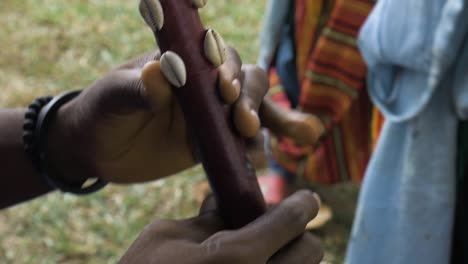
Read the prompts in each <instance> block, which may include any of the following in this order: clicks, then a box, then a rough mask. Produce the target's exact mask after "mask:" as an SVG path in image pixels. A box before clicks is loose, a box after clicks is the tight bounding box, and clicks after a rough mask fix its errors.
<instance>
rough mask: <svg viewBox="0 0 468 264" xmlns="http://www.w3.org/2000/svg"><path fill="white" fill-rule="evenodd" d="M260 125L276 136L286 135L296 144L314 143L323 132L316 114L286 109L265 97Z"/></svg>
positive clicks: (323, 129) (261, 108) (322, 126)
mask: <svg viewBox="0 0 468 264" xmlns="http://www.w3.org/2000/svg"><path fill="white" fill-rule="evenodd" d="M259 114H260V119H261V120H262V125H263V126H264V127H267V128H268V129H270V131H271V132H272V133H273V134H275V135H277V136H287V137H290V138H292V139H293V140H294V141H295V142H296V143H298V144H308V145H311V144H314V143H315V142H317V140H318V139H319V138H320V137H321V136H322V135H323V133H324V132H325V127H324V125H323V123H322V121H321V120H320V119H318V118H317V117H316V116H314V115H311V114H306V113H301V112H298V111H295V110H286V109H284V108H281V107H280V106H278V105H276V104H275V103H274V102H273V101H271V99H270V98H268V97H266V98H265V99H264V100H263V104H262V105H261V107H260V113H259Z"/></svg>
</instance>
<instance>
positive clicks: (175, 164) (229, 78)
mask: <svg viewBox="0 0 468 264" xmlns="http://www.w3.org/2000/svg"><path fill="white" fill-rule="evenodd" d="M158 58H159V52H153V53H150V54H146V55H143V56H141V57H139V58H137V59H134V60H132V61H130V62H128V63H125V64H123V65H121V66H119V67H117V68H115V69H113V70H112V71H111V72H110V73H108V74H107V75H105V76H104V77H103V78H102V79H100V80H98V81H96V82H95V83H93V84H92V85H91V86H90V87H88V88H87V89H85V90H84V91H83V92H82V93H81V95H80V96H78V97H77V98H75V99H74V100H72V101H70V102H69V103H67V104H66V105H64V106H63V107H62V108H61V109H60V110H59V111H58V113H57V115H56V116H55V119H54V121H53V122H52V124H51V127H50V129H49V146H48V149H49V159H48V163H49V172H50V173H53V174H54V175H60V176H61V177H64V178H66V179H68V180H82V179H86V178H88V177H93V176H99V177H103V178H105V179H106V180H108V181H110V182H114V183H135V182H145V181H150V180H155V179H159V178H162V177H166V176H169V175H171V174H174V173H177V172H179V171H181V170H183V169H186V168H189V167H191V166H193V165H195V164H196V163H197V161H196V160H195V158H194V156H193V151H192V149H193V148H192V146H191V144H190V140H189V137H188V135H187V131H186V129H185V122H184V118H183V114H182V111H181V109H180V107H179V105H178V104H177V101H176V100H175V97H174V96H173V95H172V92H171V88H170V85H169V84H168V82H167V80H166V79H165V78H164V77H163V75H162V74H161V71H160V68H159V62H158V61H157V59H158ZM267 88H268V79H267V76H266V74H265V72H263V71H262V70H261V69H259V68H258V67H256V66H253V65H245V66H241V61H240V59H239V56H238V55H237V53H236V52H235V51H234V50H232V49H229V52H228V60H227V61H226V63H225V64H223V65H222V66H221V67H220V69H219V85H218V91H219V94H220V100H222V101H224V102H225V103H228V104H231V105H232V106H233V108H232V111H233V115H234V123H235V127H236V129H237V130H238V131H239V132H240V134H241V135H243V136H244V137H246V138H250V137H254V136H255V135H256V134H257V133H258V130H259V128H260V123H262V125H263V126H265V127H268V128H270V130H271V131H272V132H273V133H276V134H278V135H285V136H289V137H292V138H294V139H296V141H298V142H302V143H307V144H313V143H314V142H315V140H316V139H317V138H318V137H319V136H320V134H321V133H322V131H323V129H322V125H321V123H320V121H319V120H318V119H317V118H315V117H313V116H310V115H304V114H300V113H298V112H291V111H286V110H280V109H277V108H276V107H275V106H274V105H273V103H272V102H270V101H268V99H264V96H265V93H266V90H267ZM24 112H25V110H10V109H6V110H0V159H1V160H2V173H1V175H0V177H1V178H2V184H0V209H1V208H4V207H8V206H11V205H14V204H17V203H19V202H22V201H25V200H28V199H31V198H34V197H37V196H40V195H42V194H45V193H47V192H49V191H51V188H50V187H48V186H47V185H45V184H44V183H43V181H42V180H41V179H40V178H39V177H38V176H37V174H36V172H35V171H34V169H33V167H32V164H31V162H30V160H29V158H28V157H27V156H26V154H25V153H24V151H23V143H22V139H21V135H22V122H23V116H24ZM257 113H258V114H257ZM25 183H27V184H25Z"/></svg>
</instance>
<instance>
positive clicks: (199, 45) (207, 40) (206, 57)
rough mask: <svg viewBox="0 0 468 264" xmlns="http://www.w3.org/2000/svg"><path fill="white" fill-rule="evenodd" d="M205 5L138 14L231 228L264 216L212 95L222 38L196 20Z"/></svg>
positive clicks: (174, 4)
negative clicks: (149, 33) (156, 47)
mask: <svg viewBox="0 0 468 264" xmlns="http://www.w3.org/2000/svg"><path fill="white" fill-rule="evenodd" d="M206 1H207V0H141V3H140V12H141V14H142V16H143V18H144V19H145V21H146V22H147V24H148V25H149V26H150V27H151V29H152V30H153V32H154V33H155V36H156V40H157V42H158V44H159V48H160V49H161V53H162V56H161V70H162V72H163V74H164V75H165V77H166V78H167V79H168V80H169V82H170V83H171V84H172V85H173V87H174V88H173V91H174V93H175V95H176V97H177V99H178V101H179V103H180V105H181V107H182V110H183V113H184V117H185V121H186V122H187V127H188V130H189V133H190V134H191V136H192V138H193V140H194V144H195V149H196V155H197V158H198V159H199V160H200V161H201V162H202V164H203V167H204V169H205V172H206V174H207V176H208V179H209V181H210V185H211V188H212V190H213V193H214V195H215V197H216V199H217V203H218V208H219V211H220V213H221V216H222V218H223V220H224V221H225V223H226V224H227V225H229V227H230V228H239V227H242V226H244V225H246V224H247V223H249V222H251V221H252V220H254V219H255V218H257V217H259V216H260V215H262V214H263V213H264V212H265V211H266V205H265V201H264V199H263V196H262V193H261V191H260V188H259V185H258V182H257V179H256V176H255V171H254V169H253V167H252V165H251V163H250V161H249V160H248V158H247V156H246V149H245V144H244V141H243V139H242V138H241V137H240V135H239V134H238V133H237V132H235V129H234V127H233V125H232V123H233V122H231V119H232V117H231V114H230V113H231V111H230V107H228V106H226V105H224V104H223V103H222V101H221V99H220V97H219V95H218V93H217V88H216V87H217V69H216V68H217V67H218V66H220V65H221V64H222V63H224V61H225V60H226V46H225V44H224V41H223V40H222V38H221V36H220V35H219V34H217V33H216V32H215V31H213V30H211V29H208V30H207V29H205V28H204V27H203V25H202V23H201V20H200V16H199V14H198V8H201V7H203V6H204V5H205V4H206Z"/></svg>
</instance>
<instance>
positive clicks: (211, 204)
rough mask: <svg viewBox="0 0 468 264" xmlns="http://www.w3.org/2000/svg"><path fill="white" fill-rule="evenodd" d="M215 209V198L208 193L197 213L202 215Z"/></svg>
mask: <svg viewBox="0 0 468 264" xmlns="http://www.w3.org/2000/svg"><path fill="white" fill-rule="evenodd" d="M216 209H217V204H216V199H215V197H214V195H213V194H210V195H209V196H208V197H206V199H205V200H204V201H203V203H202V205H201V207H200V210H199V212H198V215H203V214H205V213H208V212H212V211H216Z"/></svg>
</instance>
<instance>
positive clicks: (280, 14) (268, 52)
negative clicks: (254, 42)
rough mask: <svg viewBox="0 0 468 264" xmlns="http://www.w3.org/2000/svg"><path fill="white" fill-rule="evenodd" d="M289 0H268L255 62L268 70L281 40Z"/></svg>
mask: <svg viewBox="0 0 468 264" xmlns="http://www.w3.org/2000/svg"><path fill="white" fill-rule="evenodd" d="M292 4H293V1H291V0H269V1H268V6H267V8H266V11H265V17H264V21H263V26H262V31H261V32H260V54H259V56H258V60H257V64H258V66H260V67H261V68H262V69H264V70H268V68H269V67H270V65H271V63H272V61H273V57H274V56H275V53H276V49H277V48H278V45H279V43H280V40H281V36H282V31H283V25H284V24H285V23H286V19H287V16H288V11H289V7H290V5H292Z"/></svg>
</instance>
